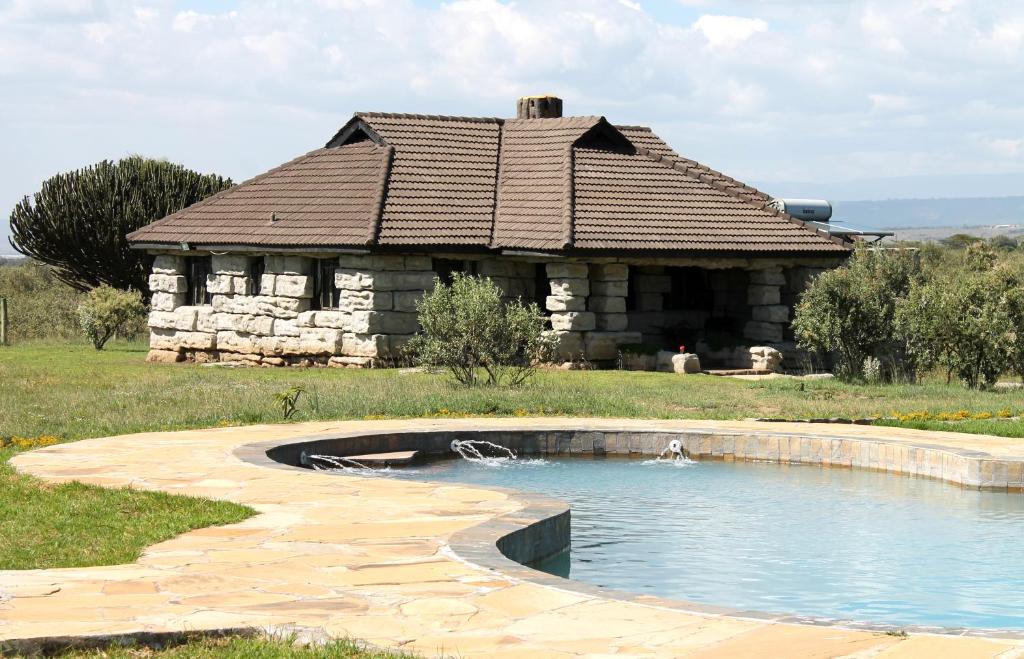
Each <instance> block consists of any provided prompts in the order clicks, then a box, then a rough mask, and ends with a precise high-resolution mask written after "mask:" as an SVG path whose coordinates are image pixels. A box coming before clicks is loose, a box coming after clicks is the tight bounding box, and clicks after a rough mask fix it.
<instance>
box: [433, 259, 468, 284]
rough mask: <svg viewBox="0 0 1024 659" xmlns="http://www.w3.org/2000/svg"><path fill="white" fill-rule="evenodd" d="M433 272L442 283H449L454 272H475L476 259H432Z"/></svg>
mask: <svg viewBox="0 0 1024 659" xmlns="http://www.w3.org/2000/svg"><path fill="white" fill-rule="evenodd" d="M433 261H434V274H436V275H437V278H438V279H439V280H440V281H441V283H442V284H445V285H451V283H452V275H453V274H454V273H456V272H464V273H466V274H467V275H475V274H476V273H477V265H478V264H477V262H476V261H456V260H454V259H434V260H433Z"/></svg>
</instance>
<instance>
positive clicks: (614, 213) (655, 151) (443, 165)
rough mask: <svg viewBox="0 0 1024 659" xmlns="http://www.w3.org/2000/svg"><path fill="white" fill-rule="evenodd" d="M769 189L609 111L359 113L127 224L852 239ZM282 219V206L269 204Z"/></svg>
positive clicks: (511, 242) (161, 229) (435, 241)
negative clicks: (167, 211) (173, 206)
mask: <svg viewBox="0 0 1024 659" xmlns="http://www.w3.org/2000/svg"><path fill="white" fill-rule="evenodd" d="M769 201H770V198H769V197H768V195H766V194H764V193H762V192H760V191H758V190H756V189H754V188H751V187H749V186H746V185H744V184H742V183H740V182H738V181H736V180H734V179H731V178H729V177H727V176H725V175H724V174H721V173H720V172H716V171H714V170H712V169H710V168H708V167H705V166H703V165H700V164H699V163H696V162H694V161H692V160H687V159H685V158H682V157H680V156H679V155H678V154H676V153H675V152H674V151H673V150H672V149H671V148H670V147H669V146H668V145H667V144H665V142H663V141H662V140H661V139H660V138H658V137H657V136H656V135H655V134H654V133H652V132H651V130H650V129H648V128H643V127H630V126H619V127H616V126H612V125H611V124H609V123H608V122H607V121H606V120H605V119H604V118H603V117H565V118H558V119H507V120H502V119H496V118H477V117H444V116H434V115H409V114H385V113H369V112H367V113H357V114H356V115H355V116H354V117H353V118H352V120H351V121H349V122H348V123H347V124H346V125H345V126H344V127H343V128H342V129H341V130H340V131H339V132H338V133H337V134H336V135H335V137H334V138H333V139H332V140H331V141H330V142H328V144H327V146H326V147H325V148H322V149H317V150H316V151H312V152H310V153H308V154H306V155H304V156H302V157H300V158H297V159H295V160H293V161H291V162H289V163H287V164H285V165H282V166H280V167H278V168H276V169H273V170H271V171H269V172H267V173H266V174H262V175H260V176H257V177H256V178H254V179H252V180H250V181H246V182H245V183H242V184H240V185H238V186H236V187H234V188H231V189H230V190H226V191H224V192H221V193H219V194H217V195H215V196H213V197H211V198H209V199H207V200H204V201H202V202H200V203H198V204H195V205H193V206H190V207H189V208H186V209H185V210H182V211H180V212H178V213H175V214H173V215H170V216H168V217H166V218H164V219H162V220H159V221H157V222H154V223H153V224H150V225H148V226H146V227H143V228H142V229H140V230H138V231H136V232H134V233H132V234H130V235H129V239H130V240H131V241H132V242H134V243H136V244H145V245H150V244H177V243H180V242H188V243H190V244H193V245H196V246H203V245H208V246H226V245H254V246H268V247H269V246H282V247H285V246H287V247H311V248H317V247H319V248H330V247H351V246H373V245H380V246H390V245H393V246H403V245H407V246H423V247H431V246H445V245H447V246H452V247H469V248H478V249H527V250H540V251H563V250H572V249H576V250H603V251H612V252H620V251H636V250H643V251H653V250H670V251H674V252H680V251H683V252H686V251H699V252H748V253H756V252H841V251H845V250H847V249H848V247H847V246H846V245H845V244H844V243H842V242H841V241H839V240H837V239H832V238H829V237H828V236H826V235H824V234H823V233H822V232H820V231H816V230H814V229H812V228H808V227H807V226H805V225H804V223H802V222H800V221H799V220H795V219H793V218H791V217H789V216H788V215H786V214H784V213H779V212H777V211H775V210H772V209H770V208H766V204H767V203H768V202H769ZM272 217H273V218H274V221H271V218H272Z"/></svg>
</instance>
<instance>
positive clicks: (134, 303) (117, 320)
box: [78, 285, 146, 350]
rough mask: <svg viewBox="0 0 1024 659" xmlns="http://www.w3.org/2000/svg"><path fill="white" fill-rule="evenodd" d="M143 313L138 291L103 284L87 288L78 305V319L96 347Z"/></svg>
mask: <svg viewBox="0 0 1024 659" xmlns="http://www.w3.org/2000/svg"><path fill="white" fill-rule="evenodd" d="M145 313H146V305H145V304H143V302H142V296H141V295H139V293H138V291H122V290H118V289H116V288H113V287H111V286H107V285H103V286H97V287H96V288H94V289H92V290H91V291H89V294H88V295H86V296H85V299H84V300H83V301H82V302H81V304H79V305H78V322H79V324H80V325H81V326H82V331H83V332H85V335H86V337H88V338H89V340H90V341H91V342H92V345H93V347H94V348H96V349H97V350H103V346H104V345H106V343H107V341H109V340H110V338H111V337H112V336H114V335H115V334H117V333H118V332H119V331H121V330H122V329H123V328H125V327H127V326H129V325H130V324H131V323H133V322H135V321H138V319H139V318H141V317H142V316H143V315H144V314H145Z"/></svg>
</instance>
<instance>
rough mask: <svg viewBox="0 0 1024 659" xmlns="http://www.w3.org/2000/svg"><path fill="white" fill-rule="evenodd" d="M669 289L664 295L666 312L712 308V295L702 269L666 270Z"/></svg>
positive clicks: (706, 276) (706, 274) (706, 272)
mask: <svg viewBox="0 0 1024 659" xmlns="http://www.w3.org/2000/svg"><path fill="white" fill-rule="evenodd" d="M666 274H668V275H669V277H670V278H671V287H670V289H669V292H668V293H667V294H666V295H665V309H666V310H684V309H704V310H710V309H712V308H713V307H714V294H713V293H712V291H711V285H710V283H709V282H708V271H707V270H704V269H703V268H674V267H669V268H666Z"/></svg>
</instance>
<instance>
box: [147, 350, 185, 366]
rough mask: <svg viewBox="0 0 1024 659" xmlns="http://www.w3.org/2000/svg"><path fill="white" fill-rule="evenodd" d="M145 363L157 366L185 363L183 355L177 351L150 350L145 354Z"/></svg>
mask: <svg viewBox="0 0 1024 659" xmlns="http://www.w3.org/2000/svg"><path fill="white" fill-rule="evenodd" d="M146 361H147V362H151V363H157V364H173V363H175V362H183V361H185V355H184V353H181V352H179V351H177V350H150V351H149V352H148V353H147V354H146Z"/></svg>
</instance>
